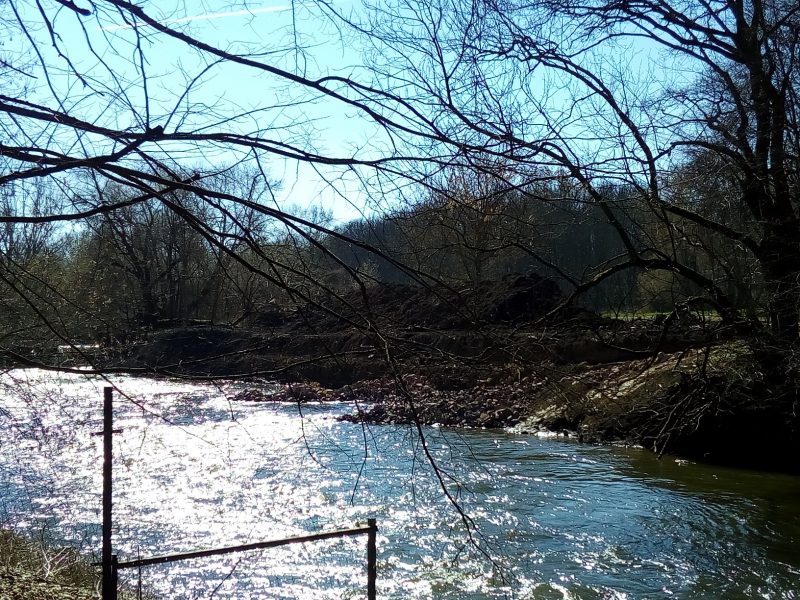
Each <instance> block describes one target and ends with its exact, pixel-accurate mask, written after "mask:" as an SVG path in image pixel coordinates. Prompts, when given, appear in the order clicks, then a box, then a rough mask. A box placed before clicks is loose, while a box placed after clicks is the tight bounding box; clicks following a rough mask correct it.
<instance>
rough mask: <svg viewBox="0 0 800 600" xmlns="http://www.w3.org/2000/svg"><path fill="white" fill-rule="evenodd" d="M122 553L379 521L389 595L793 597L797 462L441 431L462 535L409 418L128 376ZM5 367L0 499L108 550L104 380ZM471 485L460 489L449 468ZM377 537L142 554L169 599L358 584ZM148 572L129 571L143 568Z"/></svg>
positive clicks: (337, 590)
mask: <svg viewBox="0 0 800 600" xmlns="http://www.w3.org/2000/svg"><path fill="white" fill-rule="evenodd" d="M113 383H114V385H115V386H117V388H118V389H119V392H118V393H117V394H116V396H115V398H116V408H115V413H116V420H115V427H119V428H122V429H123V432H122V433H121V434H120V435H117V436H115V440H114V443H115V463H114V465H115V466H114V469H115V470H114V485H115V504H114V518H115V536H114V546H115V549H116V551H117V553H118V554H119V555H120V559H121V560H124V559H128V558H133V557H136V556H138V555H141V556H152V555H159V554H168V553H174V552H181V551H187V550H194V549H199V548H213V547H218V546H226V545H233V544H241V543H248V542H254V541H261V540H265V539H274V538H282V537H286V536H292V535H300V534H305V533H311V532H318V531H323V530H331V529H338V528H343V527H345V528H346V527H351V526H353V525H355V524H358V523H363V522H365V521H366V519H367V518H368V517H375V518H377V519H378V525H379V529H380V535H379V596H380V597H382V598H453V599H456V598H458V599H461V598H476V599H477V598H586V599H589V598H592V599H594V598H631V599H633V598H672V597H682V598H701V597H704V598H720V597H726V598H753V597H763V598H775V599H778V598H790V599H791V598H796V597H797V595H796V593H797V592H796V590H797V589H799V588H800V557H798V549H797V545H798V542H800V510H798V505H799V504H800V480H798V478H791V477H782V476H773V475H765V474H757V473H748V472H735V471H730V470H728V471H725V470H715V469H712V468H708V467H704V466H701V465H691V464H689V465H685V463H676V462H674V461H671V462H668V463H665V462H661V463H658V462H657V461H654V460H653V459H652V457H650V456H649V455H647V454H645V453H642V452H625V451H621V450H615V449H610V448H598V447H591V446H581V445H577V444H571V443H564V442H559V441H553V440H539V439H536V438H526V437H524V436H513V435H508V434H504V433H501V432H490V431H475V430H472V431H467V430H464V431H461V432H456V431H450V432H445V431H441V430H438V429H436V428H427V429H426V430H425V431H426V435H427V436H428V440H429V443H430V446H431V449H432V451H433V453H434V454H435V456H436V457H437V460H438V461H439V464H440V466H441V467H443V468H444V469H445V470H446V472H447V474H448V475H449V476H452V479H448V484H449V485H450V488H449V489H450V490H451V491H452V492H453V493H455V494H458V498H459V500H460V502H461V503H462V505H463V507H464V508H465V509H466V511H467V513H468V515H469V516H470V517H471V518H473V519H474V520H475V524H476V525H477V526H478V528H479V531H480V532H481V534H482V536H483V537H480V538H478V540H477V541H478V543H479V545H480V547H482V548H484V549H485V550H486V551H487V552H488V553H489V555H490V556H491V557H492V559H493V560H494V561H495V563H494V564H493V563H492V562H490V561H489V560H487V559H486V558H485V557H484V556H483V555H482V554H481V553H480V552H478V551H476V549H475V547H474V546H473V545H471V544H469V543H468V538H467V535H466V533H465V529H464V527H463V525H462V522H461V519H460V516H459V514H458V513H457V511H456V510H455V509H454V508H453V506H452V505H451V504H450V503H449V502H448V501H447V500H446V499H445V497H444V495H443V493H442V491H441V489H440V487H439V485H438V482H437V481H436V478H435V477H434V475H433V472H432V469H431V468H430V465H429V464H428V462H427V461H426V460H425V458H424V456H423V454H422V452H421V449H420V440H419V437H418V436H417V434H416V432H415V431H413V430H411V429H408V428H395V427H372V428H362V427H360V426H358V425H352V424H347V423H339V422H338V421H336V420H335V418H334V417H335V415H337V414H340V413H341V412H342V411H344V410H348V409H347V407H343V406H335V405H326V406H319V405H318V406H308V405H306V406H303V407H302V410H301V409H300V408H299V407H298V406H296V405H286V404H283V405H278V404H252V403H241V402H231V401H230V400H229V398H230V397H232V396H233V395H234V394H235V392H236V391H237V390H239V389H241V387H242V385H241V384H230V385H226V386H223V387H215V386H211V385H200V384H193V383H181V382H170V381H155V380H149V379H141V378H130V377H115V378H113ZM105 385H108V382H106V381H103V380H99V379H89V378H83V377H79V376H54V375H52V374H47V373H43V372H38V371H32V370H26V371H12V372H9V373H7V374H5V375H4V376H3V377H2V379H0V407H2V412H0V433H2V437H1V438H0V439H1V440H2V446H0V517H2V518H3V520H4V522H5V523H6V524H7V525H8V526H13V527H15V528H17V529H20V530H23V531H25V532H27V533H29V534H34V535H35V534H37V533H38V532H40V531H42V530H45V531H46V533H48V534H50V535H51V536H54V537H56V538H59V539H64V540H68V541H69V542H70V543H72V544H74V545H76V546H78V547H80V548H82V549H83V550H84V551H86V552H91V551H95V552H97V551H98V549H99V545H100V543H99V542H100V540H99V535H100V503H101V471H102V447H101V438H99V437H96V436H92V435H91V434H92V433H93V432H96V431H99V430H100V429H102V388H103V386H105ZM456 482H458V485H456ZM365 544H366V540H365V538H359V539H354V540H342V541H332V542H319V543H313V544H312V543H309V544H303V545H295V546H288V547H283V548H277V549H272V550H269V551H262V552H253V553H248V554H247V555H244V556H243V555H231V556H228V557H223V558H219V557H216V558H210V559H203V560H193V561H187V562H182V563H176V564H173V565H169V566H161V567H148V568H146V569H144V570H143V571H142V581H143V583H144V585H145V588H146V589H150V590H153V591H154V592H156V593H158V594H160V596H161V597H164V598H212V597H213V598H314V599H315V600H316V599H327V598H331V599H333V598H343V597H345V598H362V597H365V590H366V573H365V571H366V568H365V558H366V549H365ZM137 575H138V574H137V573H129V579H130V577H133V578H134V579H135V577H136V576H137Z"/></svg>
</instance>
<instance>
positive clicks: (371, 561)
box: [367, 519, 378, 600]
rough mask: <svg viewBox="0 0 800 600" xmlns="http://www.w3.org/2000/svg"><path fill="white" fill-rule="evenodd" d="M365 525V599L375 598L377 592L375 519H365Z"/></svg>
mask: <svg viewBox="0 0 800 600" xmlns="http://www.w3.org/2000/svg"><path fill="white" fill-rule="evenodd" d="M367 525H368V526H369V533H368V534H367V600H375V599H376V598H377V594H378V592H377V590H376V582H377V580H378V526H377V524H376V521H375V519H367Z"/></svg>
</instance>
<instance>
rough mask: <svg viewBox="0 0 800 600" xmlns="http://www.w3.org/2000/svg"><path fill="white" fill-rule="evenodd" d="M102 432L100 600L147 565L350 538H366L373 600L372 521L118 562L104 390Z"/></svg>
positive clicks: (113, 598) (109, 416)
mask: <svg viewBox="0 0 800 600" xmlns="http://www.w3.org/2000/svg"><path fill="white" fill-rule="evenodd" d="M103 400H104V402H103V431H102V432H98V433H97V434H95V435H102V436H103V535H102V539H103V557H102V561H101V562H100V563H99V564H100V565H102V567H103V578H102V600H117V587H118V586H117V582H118V575H119V571H120V569H140V568H142V567H147V566H151V565H160V564H165V563H171V562H177V561H182V560H190V559H193V558H206V557H209V556H221V555H224V554H231V553H234V552H247V551H248V550H263V549H266V548H276V547H278V546H286V545H288V544H300V543H304V542H316V541H320V540H330V539H336V538H343V537H354V536H359V535H366V536H367V599H368V600H376V598H377V589H376V585H377V579H378V547H377V537H378V526H377V522H376V520H375V519H367V526H366V527H355V528H352V529H338V530H336V531H325V532H322V533H313V534H309V535H302V536H296V537H289V538H282V539H277V540H267V541H263V542H253V543H249V544H240V545H238V546H226V547H222V548H212V549H208V550H195V551H192V552H182V553H178V554H167V555H163V556H152V557H149V558H138V559H135V560H125V561H119V560H118V558H117V555H116V554H114V553H113V549H112V545H111V532H112V512H111V506H112V502H111V500H112V488H111V484H112V460H113V444H112V436H113V434H114V433H119V430H115V429H114V427H113V425H114V421H113V419H114V417H113V399H112V388H111V387H106V388H105V390H104V395H103Z"/></svg>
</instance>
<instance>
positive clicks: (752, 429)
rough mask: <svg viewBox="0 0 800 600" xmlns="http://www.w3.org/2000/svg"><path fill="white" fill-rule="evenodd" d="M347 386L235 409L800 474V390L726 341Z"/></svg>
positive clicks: (272, 396)
mask: <svg viewBox="0 0 800 600" xmlns="http://www.w3.org/2000/svg"><path fill="white" fill-rule="evenodd" d="M395 369H396V370H395V372H394V373H391V374H386V375H383V376H381V377H378V378H371V379H365V380H360V381H356V382H354V383H352V384H347V385H344V386H341V387H338V388H328V387H326V386H323V385H320V384H318V383H308V382H307V383H301V384H298V383H290V384H286V385H285V386H284V387H282V388H280V389H278V390H272V391H270V392H269V393H263V392H261V391H260V390H259V389H257V388H249V389H247V390H244V391H243V392H240V393H239V394H238V395H237V397H236V399H237V400H243V401H255V402H270V401H272V402H276V401H277V402H300V403H303V402H310V401H313V402H325V401H336V402H348V403H352V404H353V405H354V407H355V408H354V411H353V412H351V413H350V414H347V415H344V416H343V417H341V418H342V420H346V421H350V422H362V423H368V424H395V425H401V424H421V425H442V426H449V427H485V428H512V429H513V430H514V431H517V432H519V433H524V434H536V435H550V434H557V435H564V436H569V437H573V438H575V439H577V440H579V441H581V442H585V443H613V444H623V445H636V446H642V447H644V448H647V449H649V450H651V451H653V452H655V453H656V454H658V455H659V456H660V455H662V454H674V455H678V456H682V457H686V458H693V459H700V460H704V461H709V462H715V463H721V464H728V465H735V466H742V467H752V468H758V469H767V470H778V471H785V472H791V473H797V472H800V469H798V465H797V462H796V460H795V457H796V456H798V455H800V435H798V431H799V430H800V420H799V419H798V411H797V390H796V389H793V388H790V387H787V386H785V385H781V384H776V383H774V382H770V381H769V380H768V376H767V375H765V374H764V373H763V372H762V370H761V369H760V367H759V362H758V361H757V359H756V357H755V356H754V355H753V352H752V351H751V349H750V348H749V347H748V346H747V345H746V344H744V343H742V342H740V341H728V342H724V343H718V344H716V345H706V346H704V347H699V348H687V349H685V350H682V351H679V352H669V353H667V352H662V353H658V354H655V355H654V356H652V357H648V358H639V359H630V360H626V361H614V362H608V363H600V364H590V363H585V362H584V363H577V364H557V363H554V362H550V361H542V362H538V363H529V364H527V365H525V366H522V365H520V364H505V365H498V364H495V365H493V366H491V367H488V366H487V365H486V364H485V363H484V364H482V365H473V366H472V367H469V366H465V365H464V364H463V363H460V362H455V361H453V362H444V361H442V362H439V363H435V364H434V363H427V364H424V365H421V364H419V363H416V364H414V365H409V364H404V363H397V364H396V365H395Z"/></svg>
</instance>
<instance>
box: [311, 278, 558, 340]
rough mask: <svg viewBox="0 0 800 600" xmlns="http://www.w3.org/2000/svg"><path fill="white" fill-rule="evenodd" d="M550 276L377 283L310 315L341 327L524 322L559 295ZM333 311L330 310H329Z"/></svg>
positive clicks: (434, 326) (548, 307) (554, 302)
mask: <svg viewBox="0 0 800 600" xmlns="http://www.w3.org/2000/svg"><path fill="white" fill-rule="evenodd" d="M562 298H563V293H562V291H561V289H560V288H559V287H558V284H557V283H556V282H554V281H553V280H551V279H546V278H544V277H540V276H539V275H536V274H535V273H532V274H529V275H508V276H505V277H503V278H501V279H499V280H492V281H482V282H480V283H478V284H476V285H474V286H470V287H463V288H459V289H454V288H450V287H446V286H442V285H432V286H418V285H401V284H385V285H384V284H381V285H375V286H371V287H368V288H366V290H365V291H362V290H353V291H351V292H348V293H346V294H343V295H342V296H340V298H333V299H330V300H326V301H323V302H322V305H323V306H324V307H325V308H327V309H328V310H329V311H330V312H329V313H327V314H326V313H325V312H324V311H323V310H319V309H316V310H313V311H312V314H313V315H314V317H315V320H317V321H320V322H324V325H325V326H327V327H341V320H340V319H337V317H336V315H341V316H342V317H344V318H345V319H350V320H355V321H357V322H361V321H363V320H364V319H365V318H366V319H369V320H370V321H372V322H374V323H378V324H380V325H384V326H385V325H393V326H401V327H405V328H414V327H419V328H426V329H471V328H474V327H475V326H476V325H478V324H483V325H486V324H509V323H524V322H529V321H533V320H536V319H538V318H539V317H541V316H543V315H545V314H546V313H548V312H549V311H550V310H552V309H553V308H554V307H555V306H556V305H557V303H558V302H559V301H560V300H562ZM331 313H333V314H331Z"/></svg>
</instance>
